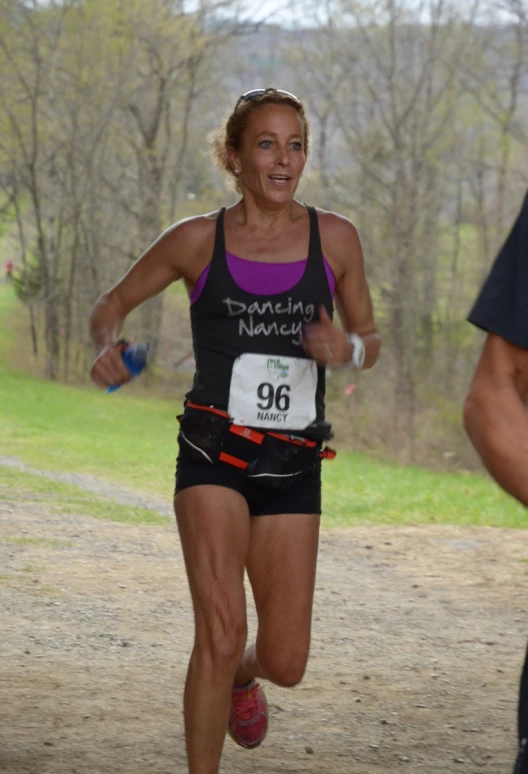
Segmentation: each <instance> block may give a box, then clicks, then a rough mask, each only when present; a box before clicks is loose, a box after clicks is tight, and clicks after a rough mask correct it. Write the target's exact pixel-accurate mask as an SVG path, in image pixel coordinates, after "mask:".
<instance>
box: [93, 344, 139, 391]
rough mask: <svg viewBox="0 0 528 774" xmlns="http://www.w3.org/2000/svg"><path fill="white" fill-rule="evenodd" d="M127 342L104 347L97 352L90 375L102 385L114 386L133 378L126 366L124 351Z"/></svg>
mask: <svg viewBox="0 0 528 774" xmlns="http://www.w3.org/2000/svg"><path fill="white" fill-rule="evenodd" d="M125 348H126V343H124V342H118V343H117V344H111V345H108V346H106V347H103V348H102V349H101V350H100V351H99V352H98V354H97V357H96V358H95V360H94V363H93V365H92V370H91V372H90V375H91V377H92V380H93V381H94V382H95V383H96V384H99V385H100V386H101V387H113V386H114V385H121V384H125V383H126V382H129V381H130V380H131V378H132V376H131V374H130V371H129V370H128V368H127V367H126V365H125V363H124V361H123V358H122V353H123V350H124V349H125Z"/></svg>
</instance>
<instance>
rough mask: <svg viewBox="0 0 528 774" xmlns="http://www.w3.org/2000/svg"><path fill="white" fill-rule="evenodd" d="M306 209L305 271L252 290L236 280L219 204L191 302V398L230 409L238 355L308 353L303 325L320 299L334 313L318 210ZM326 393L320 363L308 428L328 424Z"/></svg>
mask: <svg viewBox="0 0 528 774" xmlns="http://www.w3.org/2000/svg"><path fill="white" fill-rule="evenodd" d="M307 209H308V214H309V219H310V246H309V250H308V260H307V262H306V268H305V271H304V274H303V276H302V278H301V279H300V281H299V282H298V283H297V284H296V285H295V286H294V287H292V288H291V289H290V290H287V291H285V292H283V293H276V294H275V293H274V294H273V295H269V296H258V295H254V294H252V293H248V292H246V291H245V290H243V289H242V288H240V287H239V286H238V285H237V284H236V282H235V281H234V280H233V278H232V276H231V274H230V271H229V267H228V265H227V258H226V249H225V236H224V211H225V208H223V209H222V210H220V212H219V214H218V218H217V222H216V235H215V244H214V251H213V257H212V260H211V264H210V269H209V275H208V277H207V280H206V282H205V286H204V288H203V290H202V293H201V295H200V297H199V298H198V300H197V301H196V302H195V303H194V304H193V305H192V306H191V329H192V337H193V348H194V357H195V360H196V372H195V376H194V382H193V386H192V389H191V390H190V391H189V392H188V393H187V395H186V397H187V398H188V399H189V400H192V401H195V402H197V403H201V404H205V405H208V406H211V405H212V406H216V407H217V408H220V409H223V410H227V406H228V402H229V390H230V384H231V372H232V369H233V363H234V362H235V360H236V359H237V358H238V357H239V356H240V355H242V354H244V353H254V354H262V355H274V356H277V357H295V358H307V355H306V353H305V351H304V349H303V347H302V345H301V337H302V335H303V326H305V325H307V324H308V323H310V322H313V321H317V320H318V319H319V306H320V305H324V306H325V307H326V309H327V311H328V313H329V315H330V316H331V317H332V316H333V304H332V297H331V294H330V288H329V285H328V278H327V276H326V271H325V268H324V262H323V253H322V249H321V239H320V235H319V224H318V220H317V213H316V211H315V209H314V208H313V207H307ZM324 396H325V369H324V368H318V369H317V390H316V399H315V400H316V420H315V422H314V423H312V425H310V426H309V427H310V428H314V429H315V428H317V427H320V426H324V425H326V424H327V423H325V422H323V420H324V410H325V407H324ZM256 426H258V425H256ZM327 427H329V426H327ZM285 431H287V428H285ZM297 432H299V431H298V430H297ZM308 434H310V433H308ZM316 435H317V433H316Z"/></svg>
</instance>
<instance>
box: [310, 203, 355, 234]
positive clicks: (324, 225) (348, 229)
mask: <svg viewBox="0 0 528 774" xmlns="http://www.w3.org/2000/svg"><path fill="white" fill-rule="evenodd" d="M314 209H315V211H316V213H317V219H318V221H319V229H320V230H325V231H329V232H331V233H332V235H333V236H334V237H335V236H339V235H343V236H345V237H346V236H349V237H352V236H354V235H357V228H356V227H355V225H354V224H353V222H352V221H351V220H350V218H347V217H346V216H345V215H341V214H340V213H338V212H332V211H331V210H323V209H322V208H321V207H315V208H314Z"/></svg>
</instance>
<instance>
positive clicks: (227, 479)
mask: <svg viewBox="0 0 528 774" xmlns="http://www.w3.org/2000/svg"><path fill="white" fill-rule="evenodd" d="M203 484H213V485H214V486H225V487H227V488H228V489H234V490H235V492H240V494H241V495H242V496H243V497H244V498H245V499H246V502H247V504H248V508H249V512H250V514H251V516H272V515H275V514H281V513H318V514H320V513H321V462H320V461H319V463H318V465H317V467H316V469H315V471H314V472H313V473H309V474H308V475H306V476H305V477H304V478H302V479H301V480H300V481H298V482H297V483H295V484H293V485H292V486H291V487H289V488H288V489H284V490H280V491H277V490H276V489H269V488H268V487H265V486H259V485H256V484H254V483H252V482H251V481H249V480H248V479H247V478H246V477H245V475H244V471H243V470H240V469H239V468H236V467H235V466H234V465H230V464H229V463H226V462H216V463H214V464H211V463H209V462H203V463H202V462H195V461H194V460H189V454H188V452H187V450H186V448H185V447H184V446H182V445H181V444H180V452H179V454H178V459H177V461H176V494H178V492H181V491H182V489H187V488H188V487H191V486H201V485H203Z"/></svg>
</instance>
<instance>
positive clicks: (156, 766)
mask: <svg viewBox="0 0 528 774" xmlns="http://www.w3.org/2000/svg"><path fill="white" fill-rule="evenodd" d="M0 554H1V562H2V563H1V569H0V616H1V619H0V620H1V638H0V654H1V659H0V688H1V690H0V697H1V702H0V771H2V772H5V774H125V772H126V774H147V772H148V774H185V771H186V768H185V759H184V752H183V730H182V726H183V724H182V720H183V718H182V713H181V703H182V687H183V681H184V676H185V670H186V663H187V658H188V654H189V651H190V648H191V642H192V621H191V608H190V604H189V595H188V590H187V584H186V579H185V574H184V568H183V561H182V556H181V552H180V548H179V543H178V536H177V532H176V529H175V527H174V525H173V523H172V522H171V521H170V520H168V521H167V526H166V527H159V526H158V527H153V526H146V525H140V526H131V525H123V524H117V523H112V522H107V521H101V520H96V519H92V518H90V515H89V514H88V513H87V514H86V515H85V516H84V517H79V516H68V515H64V514H58V513H54V512H53V511H52V510H50V509H49V506H47V505H46V503H45V502H42V501H41V502H37V501H23V502H20V501H17V502H16V503H15V502H9V501H5V500H3V501H0ZM527 561H528V533H525V532H520V531H514V530H497V529H464V530H461V529H457V528H448V527H428V528H398V529H394V528H388V527H373V528H367V527H362V528H355V529H349V530H343V531H333V532H323V534H322V540H321V547H320V557H319V575H318V584H317V592H316V603H315V611H314V632H313V646H312V654H311V659H310V664H309V668H308V672H307V674H306V677H305V680H304V682H303V683H302V684H301V685H300V686H298V687H297V688H295V689H293V690H290V691H288V690H284V689H278V688H275V687H273V686H269V687H268V688H267V694H268V699H269V701H270V703H271V726H270V732H269V736H268V739H267V740H266V743H265V745H264V746H263V747H262V748H260V749H259V750H256V751H253V752H247V751H244V750H241V749H239V748H237V747H235V746H234V745H233V743H232V742H231V740H229V739H228V740H227V741H226V745H225V753H224V758H223V768H222V772H223V774H242V772H244V774H257V773H258V774H277V772H281V773H282V774H293V773H294V772H309V773H312V772H313V774H316V773H317V774H372V772H380V773H381V772H384V773H385V774H395V772H406V773H408V774H418V772H420V773H422V772H423V773H424V774H445V772H460V774H474V772H481V771H482V772H489V773H490V774H491V773H493V774H511V768H512V760H513V756H514V745H515V739H514V726H515V703H516V693H517V680H518V673H519V670H520V667H521V662H522V657H523V652H524V647H525V641H526V637H527V632H528V626H527V622H528V616H527V612H526V611H527V608H528V602H527V599H526V595H527V588H526V586H527V583H526V581H527V572H528V565H527V564H526V562H527ZM251 627H252V630H254V618H253V617H251Z"/></svg>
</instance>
